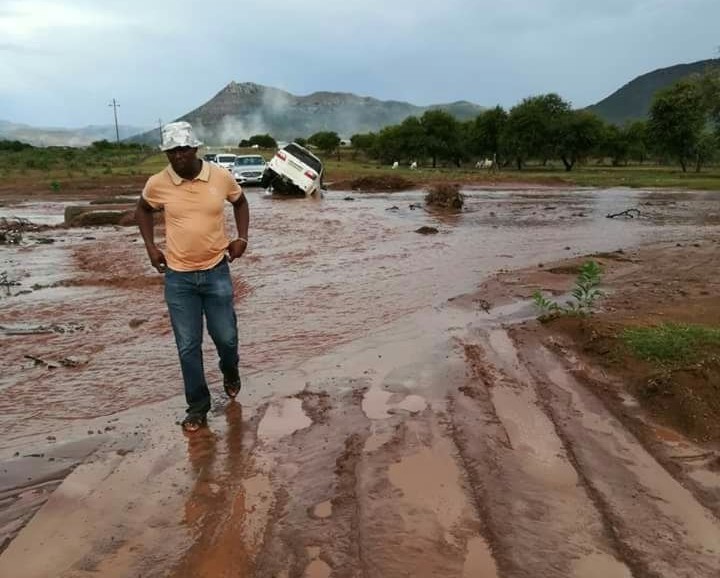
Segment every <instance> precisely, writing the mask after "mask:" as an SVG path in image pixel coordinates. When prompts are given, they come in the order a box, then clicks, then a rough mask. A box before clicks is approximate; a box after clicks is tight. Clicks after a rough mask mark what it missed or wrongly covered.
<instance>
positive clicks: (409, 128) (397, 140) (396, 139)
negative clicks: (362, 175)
mask: <svg viewBox="0 0 720 578" xmlns="http://www.w3.org/2000/svg"><path fill="white" fill-rule="evenodd" d="M374 148H375V151H376V155H377V157H378V158H379V159H380V160H381V161H382V162H393V161H397V160H416V159H418V158H424V157H425V156H426V154H427V143H426V138H425V129H424V128H423V126H422V124H420V120H419V119H418V118H417V117H416V116H409V117H407V118H406V119H405V120H404V121H402V122H401V123H400V124H396V125H392V126H386V127H385V128H383V129H382V130H381V131H380V132H379V133H378V135H377V139H376V142H375V147H374Z"/></svg>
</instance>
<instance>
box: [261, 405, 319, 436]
mask: <svg viewBox="0 0 720 578" xmlns="http://www.w3.org/2000/svg"><path fill="white" fill-rule="evenodd" d="M310 425H312V420H311V419H310V418H309V417H308V416H307V415H306V414H305V412H304V411H303V408H302V400H301V399H298V398H295V397H290V398H285V399H283V400H282V401H281V402H280V403H272V404H271V405H270V406H269V407H268V409H267V411H266V412H265V415H264V416H263V418H262V420H261V421H260V425H259V426H258V437H259V438H260V439H264V440H278V439H280V438H282V437H285V436H288V435H290V434H292V433H294V432H296V431H298V430H301V429H303V428H306V427H309V426H310Z"/></svg>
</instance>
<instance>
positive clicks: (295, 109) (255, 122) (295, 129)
mask: <svg viewBox="0 0 720 578" xmlns="http://www.w3.org/2000/svg"><path fill="white" fill-rule="evenodd" d="M430 109H442V110H445V111H447V112H449V113H451V114H453V115H454V116H456V117H457V118H458V119H460V120H467V119H469V118H474V117H475V116H477V115H478V114H479V113H480V112H481V111H482V110H484V109H483V108H482V107H481V106H479V105H477V104H473V103H470V102H466V101H459V102H453V103H449V104H437V105H433V106H428V107H423V106H416V105H413V104H410V103H408V102H399V101H394V100H386V101H383V100H378V99H375V98H370V97H367V96H357V95H355V94H350V93H344V92H314V93H312V94H309V95H307V96H295V95H293V94H290V93H289V92H285V91H284V90H280V89H278V88H273V87H270V86H263V85H261V84H255V83H252V82H243V83H238V82H231V83H230V84H228V85H227V86H226V87H225V88H223V89H222V90H221V91H220V92H218V93H217V94H216V95H215V96H214V97H213V98H211V99H210V100H209V101H207V102H206V103H205V104H203V105H201V106H199V107H198V108H196V109H195V110H192V111H190V112H188V113H187V114H185V115H183V116H181V117H180V118H178V119H177V120H186V121H188V122H190V123H192V125H193V127H194V128H195V129H196V131H197V133H198V136H199V137H200V139H201V140H203V141H204V142H205V143H207V144H210V145H218V144H237V143H238V141H240V140H241V139H243V138H248V137H250V136H252V135H254V134H264V133H269V134H271V135H272V136H273V137H275V139H277V140H292V139H294V138H297V137H309V136H310V135H311V134H313V133H316V132H319V131H323V130H328V131H335V132H337V133H338V134H339V135H340V136H343V137H350V136H352V135H353V134H355V133H363V132H368V131H377V130H379V129H381V128H383V127H385V126H387V125H390V124H398V123H400V122H401V121H402V120H403V119H405V118H407V117H408V116H411V115H415V116H419V115H422V114H423V113H424V112H425V111H426V110H430ZM131 140H133V141H138V142H147V143H156V142H159V134H158V129H155V130H153V131H150V132H148V133H145V134H142V135H138V136H136V137H133V138H132V139H131Z"/></svg>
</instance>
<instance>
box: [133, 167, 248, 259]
mask: <svg viewBox="0 0 720 578" xmlns="http://www.w3.org/2000/svg"><path fill="white" fill-rule="evenodd" d="M242 194H243V191H242V189H241V188H240V185H238V184H237V183H236V182H235V179H234V178H233V177H232V175H231V174H230V172H229V171H228V170H227V169H225V168H222V167H219V166H217V165H214V164H212V163H208V162H205V161H203V166H202V170H201V171H200V174H199V175H198V176H197V177H195V178H194V179H193V180H191V181H188V180H186V179H183V178H182V177H180V176H179V175H178V174H177V173H176V172H175V171H174V170H173V169H172V167H171V166H170V165H168V166H167V167H166V168H165V169H163V170H162V171H160V172H159V173H156V174H154V175H153V176H151V177H150V178H149V179H148V181H147V183H146V184H145V188H144V189H143V192H142V196H143V199H145V201H147V203H148V205H150V206H151V207H152V208H153V209H158V210H160V209H162V210H164V211H165V241H166V250H165V258H166V259H167V264H168V267H170V269H173V270H174V271H204V270H205V269H211V268H212V267H214V266H215V265H217V264H218V263H219V262H220V261H221V260H222V258H223V256H224V255H225V249H227V247H228V245H229V244H230V240H229V239H228V235H227V232H226V230H225V201H229V202H231V203H234V202H235V201H237V200H238V199H239V198H240V197H241V196H242Z"/></svg>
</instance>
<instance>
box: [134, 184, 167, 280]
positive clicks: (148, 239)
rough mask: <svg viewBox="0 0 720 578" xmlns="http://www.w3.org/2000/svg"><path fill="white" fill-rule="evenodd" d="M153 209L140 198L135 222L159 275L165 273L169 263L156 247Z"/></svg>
mask: <svg viewBox="0 0 720 578" xmlns="http://www.w3.org/2000/svg"><path fill="white" fill-rule="evenodd" d="M154 212H155V209H153V208H152V207H151V206H150V205H149V204H148V202H147V201H146V200H145V199H143V198H142V197H140V199H139V200H138V204H137V207H136V208H135V220H136V221H137V224H138V227H139V229H140V235H142V238H143V241H145V248H146V249H147V253H148V257H150V263H152V266H153V267H155V269H157V270H158V272H159V273H162V272H163V271H165V268H166V267H167V262H166V261H165V255H163V252H162V251H161V250H160V249H158V248H157V246H156V245H155V221H154V220H153V213H154Z"/></svg>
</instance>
